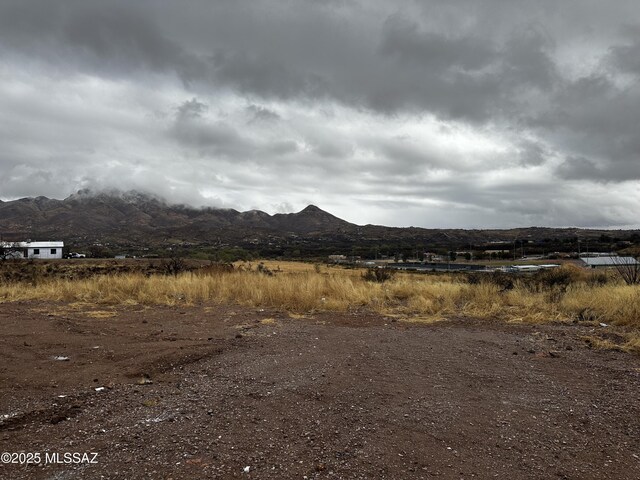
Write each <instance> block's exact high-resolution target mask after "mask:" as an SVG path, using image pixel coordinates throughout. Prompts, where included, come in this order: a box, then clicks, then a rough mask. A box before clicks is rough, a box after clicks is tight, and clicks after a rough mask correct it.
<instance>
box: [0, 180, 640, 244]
mask: <svg viewBox="0 0 640 480" xmlns="http://www.w3.org/2000/svg"><path fill="white" fill-rule="evenodd" d="M0 235H2V237H3V238H4V239H5V240H25V239H29V238H30V239H33V240H47V239H50V240H64V241H65V242H67V243H72V244H75V245H81V246H82V245H92V244H95V243H102V244H110V245H121V246H129V247H131V248H133V247H143V246H144V247H158V246H161V245H169V244H172V245H174V244H183V245H201V246H211V247H216V246H243V247H249V248H256V249H259V250H261V251H263V252H264V251H267V252H271V253H272V254H278V252H284V251H290V250H291V249H297V250H301V251H304V252H317V253H319V254H320V253H322V254H324V253H326V252H336V253H342V252H352V253H353V252H354V249H355V248H360V247H362V248H369V249H370V250H369V252H372V251H376V252H377V251H378V248H380V251H386V252H387V253H389V252H393V251H397V250H398V249H400V248H402V249H404V250H405V251H407V252H408V251H411V250H415V251H418V250H422V249H425V250H427V249H431V248H435V247H441V248H448V249H464V248H465V246H469V245H470V244H473V245H485V247H483V248H487V247H490V246H491V244H500V243H502V244H503V246H502V248H504V247H505V245H508V244H509V243H511V242H514V241H520V242H525V243H538V244H539V247H540V248H539V249H540V250H541V251H544V250H545V249H546V251H547V252H548V251H551V250H550V249H557V248H559V247H561V246H563V245H565V246H566V245H569V244H571V245H574V246H572V247H567V249H570V248H577V241H576V239H577V238H581V239H583V241H584V242H586V243H587V244H588V241H591V242H592V243H591V246H592V248H596V247H597V248H608V245H610V244H611V242H610V241H608V240H607V241H605V240H602V239H603V238H605V239H606V238H609V237H611V240H612V241H615V240H619V239H628V238H632V239H633V240H634V241H637V240H638V239H639V238H640V236H639V235H638V232H637V231H611V230H583V229H578V228H539V227H531V228H517V229H510V230H464V229H426V228H415V227H408V228H393V227H385V226H378V225H364V226H360V225H355V224H353V223H349V222H347V221H345V220H342V219H340V218H338V217H336V216H334V215H331V214H330V213H328V212H325V211H324V210H322V209H320V208H318V207H317V206H314V205H309V206H308V207H306V208H304V209H303V210H301V211H299V212H297V213H286V214H282V213H278V214H275V215H269V214H268V213H265V212H263V211H260V210H250V211H248V212H239V211H237V210H233V209H217V208H193V207H189V206H185V205H171V204H169V203H167V202H166V201H165V200H163V199H162V198H160V197H157V196H154V195H149V194H145V193H140V192H136V191H129V192H118V191H111V192H100V193H93V192H90V191H88V190H81V191H79V192H77V193H75V194H73V195H71V196H69V197H67V198H65V199H64V200H56V199H49V198H46V197H35V198H21V199H19V200H13V201H6V202H2V201H0ZM598 241H600V244H598ZM497 248H500V247H497Z"/></svg>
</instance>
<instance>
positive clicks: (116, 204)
mask: <svg viewBox="0 0 640 480" xmlns="http://www.w3.org/2000/svg"><path fill="white" fill-rule="evenodd" d="M354 228H356V226H355V225H353V224H351V223H349V222H346V221H344V220H341V219H339V218H338V217H335V216H333V215H331V214H330V213H327V212H325V211H323V210H321V209H320V208H318V207H316V206H314V205H309V206H308V207H306V208H305V209H303V210H302V211H300V212H297V213H287V214H275V215H269V214H268V213H265V212H262V211H260V210H251V211H248V212H238V211H237V210H233V209H217V208H193V207H188V206H185V205H170V204H168V203H167V202H165V201H164V200H163V199H161V198H159V197H156V196H153V195H149V194H144V193H140V192H135V191H130V192H108V193H97V194H93V193H91V192H90V191H87V190H81V191H79V192H78V193H76V194H73V195H71V196H69V197H67V198H65V199H64V200H55V199H49V198H46V197H35V198H21V199H19V200H14V201H9V202H0V233H2V234H3V235H4V236H5V237H11V236H16V235H18V236H25V235H26V236H29V237H33V238H36V237H37V238H62V239H73V240H80V239H86V240H92V241H98V240H104V239H109V240H110V241H116V242H122V241H127V242H128V241H131V240H135V241H138V242H144V241H146V242H147V243H157V242H162V241H165V240H167V239H173V238H177V239H180V240H184V241H202V240H207V239H210V238H218V237H224V238H226V239H237V238H242V237H244V236H246V235H251V234H254V233H260V234H268V233H273V234H297V235H314V234H316V235H317V234H322V233H326V232H336V231H339V230H341V229H342V230H353V229H354Z"/></svg>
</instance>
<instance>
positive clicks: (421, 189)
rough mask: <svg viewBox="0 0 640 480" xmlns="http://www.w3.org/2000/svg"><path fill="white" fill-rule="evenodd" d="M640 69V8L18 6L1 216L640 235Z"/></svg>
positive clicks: (15, 0)
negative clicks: (95, 208) (187, 209)
mask: <svg viewBox="0 0 640 480" xmlns="http://www.w3.org/2000/svg"><path fill="white" fill-rule="evenodd" d="M639 51H640V18H638V16H637V5H636V4H635V2H633V1H631V0H628V1H627V0H615V1H612V2H606V4H605V3H603V2H599V1H596V0H567V1H566V2H555V1H552V0H543V1H541V2H528V1H525V0H510V1H507V0H487V1H484V2H476V1H475V0H455V1H451V0H447V1H445V0H430V1H426V2H423V1H417V0H396V1H393V2H388V1H387V2H383V1H381V0H379V1H378V0H371V1H366V2H365V1H364V0H324V1H294V0H252V1H249V0H234V1H232V0H218V1H205V0H190V1H186V2H180V3H173V2H156V1H152V0H139V1H136V2H130V1H125V0H113V1H110V2H104V1H97V0H63V1H60V2H51V1H46V0H4V1H3V2H1V3H0V142H2V145H3V149H2V151H0V168H1V169H2V173H3V174H2V175H1V176H0V197H1V198H15V197H19V196H25V195H40V194H45V195H49V196H57V197H63V196H66V195H68V194H69V193H71V192H72V191H73V190H74V189H77V188H81V187H85V186H91V187H94V188H96V187H97V188H111V187H120V188H139V189H144V190H147V191H153V192H157V193H159V194H161V195H165V196H167V197H169V199H170V200H171V199H173V200H175V201H180V202H190V203H194V204H214V205H225V206H228V205H230V206H234V207H236V208H252V207H259V208H262V209H267V210H271V211H280V210H281V209H282V208H283V207H282V206H283V205H288V206H292V207H293V208H300V207H302V206H304V205H305V204H306V203H316V204H320V205H322V206H324V207H325V208H327V209H330V210H333V211H334V212H335V213H337V214H340V215H343V216H345V217H346V218H348V219H350V220H353V221H357V222H360V223H368V222H385V223H392V224H407V225H408V224H412V225H424V226H463V227H465V226H466V227H482V226H514V225H529V224H537V225H582V226H592V225H593V226H607V225H611V226H614V225H637V224H638V220H637V218H636V215H637V214H636V212H637V210H638V207H640V193H639V192H640V189H639V188H638V186H639V183H640V167H639V165H640V161H639V160H638V159H639V158H640V137H639V136H638V135H637V125H639V124H640V55H639V54H638V52H639ZM587 203H588V204H589V205H590V208H589V209H585V208H584V205H585V204H587ZM594 205H595V207H594ZM402 206H405V208H403V207H402Z"/></svg>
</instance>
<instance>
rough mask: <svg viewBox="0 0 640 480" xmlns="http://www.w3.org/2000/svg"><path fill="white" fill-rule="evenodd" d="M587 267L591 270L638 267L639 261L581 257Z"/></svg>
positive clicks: (607, 257)
mask: <svg viewBox="0 0 640 480" xmlns="http://www.w3.org/2000/svg"><path fill="white" fill-rule="evenodd" d="M580 260H582V262H584V264H585V265H586V266H587V267H590V268H607V267H619V266H633V265H637V264H638V261H637V260H636V259H635V258H633V257H619V256H616V255H612V256H601V257H580Z"/></svg>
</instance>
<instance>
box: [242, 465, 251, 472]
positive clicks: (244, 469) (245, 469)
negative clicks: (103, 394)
mask: <svg viewBox="0 0 640 480" xmlns="http://www.w3.org/2000/svg"><path fill="white" fill-rule="evenodd" d="M249 470H251V467H250V466H246V467H244V468H243V469H242V471H243V472H244V473H249Z"/></svg>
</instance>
